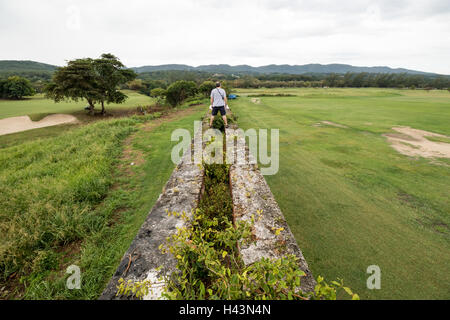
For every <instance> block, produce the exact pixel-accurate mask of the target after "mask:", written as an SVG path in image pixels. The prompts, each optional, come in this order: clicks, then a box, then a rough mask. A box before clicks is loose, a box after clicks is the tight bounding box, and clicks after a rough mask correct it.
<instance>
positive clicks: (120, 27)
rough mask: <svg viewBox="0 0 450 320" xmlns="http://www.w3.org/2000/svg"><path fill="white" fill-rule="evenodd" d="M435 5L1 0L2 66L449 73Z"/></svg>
mask: <svg viewBox="0 0 450 320" xmlns="http://www.w3.org/2000/svg"><path fill="white" fill-rule="evenodd" d="M448 21H450V3H449V2H448V1H441V0H428V1H425V0H412V1H406V0H400V1H395V0H391V1H387V0H380V1H369V0H358V1H348V0H341V1H330V0H317V1H304V0H247V1H242V0H228V1H222V0H221V1H218V0H190V1H189V0H184V1H182V0H165V1H144V0H132V1H127V2H124V1H119V0H90V1H88V0H77V1H75V0H40V1H39V2H37V1H32V0H16V1H6V0H0V30H2V31H1V33H0V43H2V50H1V51H0V59H30V60H37V61H42V62H47V63H53V64H58V65H62V64H64V61H65V60H67V59H73V58H77V57H86V56H92V57H95V56H99V55H100V54H101V53H103V52H112V53H114V54H116V55H117V56H119V57H120V58H121V59H122V60H123V62H124V63H125V64H127V65H128V66H139V65H146V64H147V65H148V64H162V63H185V64H191V65H200V64H209V63H228V64H250V65H255V66H256V65H263V64H271V63H277V64H284V63H287V64H305V63H349V64H355V65H368V66H372V65H389V66H392V67H405V68H412V69H418V70H425V71H433V72H438V73H446V74H450V65H449V64H448V62H447V61H448V58H447V56H448V53H449V52H450V24H449V23H448Z"/></svg>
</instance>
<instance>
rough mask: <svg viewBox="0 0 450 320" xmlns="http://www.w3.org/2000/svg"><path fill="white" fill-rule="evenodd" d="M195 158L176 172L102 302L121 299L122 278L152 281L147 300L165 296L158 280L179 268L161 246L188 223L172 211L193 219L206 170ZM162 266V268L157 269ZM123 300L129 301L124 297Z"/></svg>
mask: <svg viewBox="0 0 450 320" xmlns="http://www.w3.org/2000/svg"><path fill="white" fill-rule="evenodd" d="M197 134H198V133H197ZM191 156H192V151H191V152H186V153H185V154H184V155H183V158H182V160H181V162H180V164H179V165H178V166H177V167H176V168H175V170H174V171H173V172H172V175H171V176H170V178H169V180H168V182H167V184H166V185H165V187H164V189H163V192H162V193H161V195H160V196H159V198H158V200H157V201H156V203H155V205H154V206H153V208H152V210H151V211H150V213H149V214H148V216H147V218H146V220H145V222H144V223H143V225H142V227H141V228H140V229H139V232H138V234H137V235H136V237H135V238H134V240H133V242H132V243H131V245H130V247H129V249H128V250H127V252H126V253H125V255H124V256H123V258H122V260H121V261H120V264H119V267H118V268H117V270H116V272H115V273H114V275H113V277H112V278H111V280H110V282H109V283H108V285H107V287H106V289H105V290H104V292H103V294H102V295H101V296H100V298H99V299H101V300H111V299H119V298H118V297H116V292H117V284H118V280H119V279H120V278H124V280H125V281H128V280H132V281H138V280H139V281H140V280H145V279H148V280H151V283H152V288H151V290H150V293H149V294H148V295H147V296H146V297H145V298H144V299H159V298H160V297H161V291H162V287H163V285H164V283H160V282H158V278H159V277H160V276H161V275H162V274H170V273H172V272H173V271H174V270H175V267H176V260H175V258H174V257H173V256H171V255H170V254H169V253H167V254H162V253H161V252H160V250H159V246H160V245H161V244H163V243H165V242H166V239H167V237H168V236H170V235H172V234H174V233H175V232H176V230H177V228H179V227H182V226H184V223H185V222H184V221H183V220H182V219H181V217H174V216H173V215H171V216H169V215H168V212H177V213H182V212H183V211H184V212H186V214H187V215H188V216H189V217H190V216H192V213H193V211H194V210H195V209H196V208H197V205H198V201H199V198H200V193H201V189H202V183H203V169H201V168H200V167H199V166H197V165H195V164H194V163H193V162H192V161H190V160H191ZM160 266H162V269H161V270H157V268H158V267H160ZM121 299H126V298H125V297H121Z"/></svg>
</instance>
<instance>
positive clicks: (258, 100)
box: [252, 98, 261, 104]
mask: <svg viewBox="0 0 450 320" xmlns="http://www.w3.org/2000/svg"><path fill="white" fill-rule="evenodd" d="M252 102H253V103H256V104H260V103H261V99H260V98H252Z"/></svg>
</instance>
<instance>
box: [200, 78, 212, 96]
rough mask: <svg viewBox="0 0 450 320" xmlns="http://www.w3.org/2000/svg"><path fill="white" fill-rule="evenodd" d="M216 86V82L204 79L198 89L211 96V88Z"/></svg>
mask: <svg viewBox="0 0 450 320" xmlns="http://www.w3.org/2000/svg"><path fill="white" fill-rule="evenodd" d="M215 87H216V84H215V83H214V82H213V81H204V82H203V83H202V84H201V85H200V86H199V87H198V91H199V92H200V93H202V94H203V95H205V96H206V97H209V95H210V93H211V90H212V89H214V88H215Z"/></svg>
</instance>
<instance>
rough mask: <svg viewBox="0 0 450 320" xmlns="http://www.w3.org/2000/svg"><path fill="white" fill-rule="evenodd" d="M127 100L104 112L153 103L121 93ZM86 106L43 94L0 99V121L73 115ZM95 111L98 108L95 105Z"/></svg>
mask: <svg viewBox="0 0 450 320" xmlns="http://www.w3.org/2000/svg"><path fill="white" fill-rule="evenodd" d="M123 92H124V93H125V94H126V95H127V96H128V99H127V100H126V101H125V103H123V104H110V105H105V107H106V110H107V111H108V110H111V109H123V108H129V107H137V106H147V105H151V104H153V103H154V102H155V100H154V99H153V98H150V97H148V96H146V95H143V94H140V93H137V92H135V91H131V90H124V91H123ZM86 105H87V103H86V101H84V100H83V101H78V102H67V101H63V102H58V103H55V102H54V101H52V100H49V99H46V98H45V97H44V95H43V94H37V95H35V96H33V97H30V98H26V99H23V100H2V99H0V119H3V118H9V117H16V116H24V115H29V116H31V117H32V119H33V120H39V119H40V118H42V117H44V116H45V115H47V114H51V113H74V112H78V111H80V110H83V108H84V107H85V106H86ZM96 108H97V109H99V108H100V107H99V106H98V105H97V106H96Z"/></svg>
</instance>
